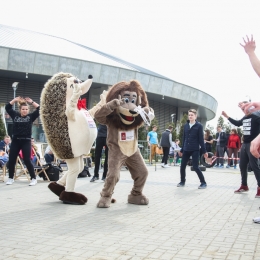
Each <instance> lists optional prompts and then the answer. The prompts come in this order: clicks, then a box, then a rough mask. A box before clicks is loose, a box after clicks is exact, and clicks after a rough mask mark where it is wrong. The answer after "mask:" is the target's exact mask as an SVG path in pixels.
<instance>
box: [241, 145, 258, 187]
mask: <svg viewBox="0 0 260 260" xmlns="http://www.w3.org/2000/svg"><path fill="white" fill-rule="evenodd" d="M250 145H251V143H243V145H242V147H241V150H240V162H239V167H240V171H241V178H242V185H245V186H247V165H248V163H250V166H251V168H252V170H253V172H254V174H255V178H256V181H257V185H258V187H260V168H259V165H258V159H257V158H255V157H254V156H253V155H252V154H251V153H250Z"/></svg>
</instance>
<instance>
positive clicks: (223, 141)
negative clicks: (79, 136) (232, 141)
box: [216, 132, 228, 147]
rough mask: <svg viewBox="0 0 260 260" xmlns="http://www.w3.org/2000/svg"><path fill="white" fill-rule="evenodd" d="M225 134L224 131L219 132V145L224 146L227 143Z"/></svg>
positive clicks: (217, 134)
mask: <svg viewBox="0 0 260 260" xmlns="http://www.w3.org/2000/svg"><path fill="white" fill-rule="evenodd" d="M218 136H219V132H217V133H216V140H217V139H218ZM227 141H228V139H227V135H226V133H225V132H220V139H219V145H220V147H225V146H226V145H227Z"/></svg>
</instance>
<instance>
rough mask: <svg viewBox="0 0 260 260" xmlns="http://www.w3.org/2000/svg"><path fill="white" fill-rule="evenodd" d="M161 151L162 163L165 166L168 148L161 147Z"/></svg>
mask: <svg viewBox="0 0 260 260" xmlns="http://www.w3.org/2000/svg"><path fill="white" fill-rule="evenodd" d="M162 149H163V158H162V163H164V164H167V161H168V157H169V153H170V147H162Z"/></svg>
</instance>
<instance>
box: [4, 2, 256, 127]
mask: <svg viewBox="0 0 260 260" xmlns="http://www.w3.org/2000/svg"><path fill="white" fill-rule="evenodd" d="M0 6H1V15H0V24H5V25H10V26H15V27H20V28H24V29H28V30H33V31H37V32H42V33H47V34H50V35H54V36H59V37H63V38H66V39H70V40H73V41H75V42H78V43H82V44H84V45H86V46H89V47H92V48H94V49H97V50H100V51H103V52H107V53H109V54H111V55H114V56H117V57H120V58H122V59H125V60H127V61H129V62H132V63H135V64H137V65H140V66H143V67H145V68H147V69H150V70H153V71H155V72H157V73H160V74H162V75H165V76H168V77H169V78H171V79H173V80H175V81H178V82H181V83H184V84H187V85H190V86H192V87H195V88H198V89H200V90H203V91H205V92H207V93H208V94H210V95H212V96H213V97H215V98H216V99H217V101H218V104H219V106H218V111H217V116H216V119H214V120H212V121H210V122H209V123H210V124H211V125H214V126H215V125H216V121H217V118H218V117H219V116H220V113H221V111H222V110H225V111H226V112H227V113H228V114H229V115H230V116H232V117H234V118H241V117H242V116H243V114H242V112H241V111H240V110H239V108H238V107H237V103H238V102H239V101H240V100H244V99H245V97H246V96H247V95H248V96H250V97H251V98H252V100H253V101H260V96H259V95H258V93H260V79H259V78H258V77H257V75H256V74H255V73H254V71H253V69H252V68H251V65H250V63H249V60H248V57H247V55H246V54H245V53H244V50H243V48H242V47H241V46H240V45H239V42H242V37H243V36H245V35H247V34H248V35H251V34H253V35H254V38H255V40H256V44H257V50H256V53H257V54H259V49H260V1H259V0H258V1H250V0H248V1H240V0H225V1H222V0H217V1H211V0H196V1H194V0H190V1H188V0H168V1H166V0H93V1H92V0H74V1H71V0H62V1H61V0H52V1H50V0H45V1H36V0H23V1H21V0H17V1H14V0H8V1H6V0H0ZM43 44H45V43H43ZM259 57H260V55H259Z"/></svg>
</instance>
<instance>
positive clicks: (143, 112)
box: [134, 106, 154, 126]
mask: <svg viewBox="0 0 260 260" xmlns="http://www.w3.org/2000/svg"><path fill="white" fill-rule="evenodd" d="M134 111H135V112H137V113H138V114H139V115H140V116H141V117H142V119H143V120H144V123H145V124H147V125H149V126H150V125H151V121H152V120H153V119H154V111H153V109H152V108H149V107H144V108H142V107H141V106H137V107H136V108H135V109H134Z"/></svg>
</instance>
